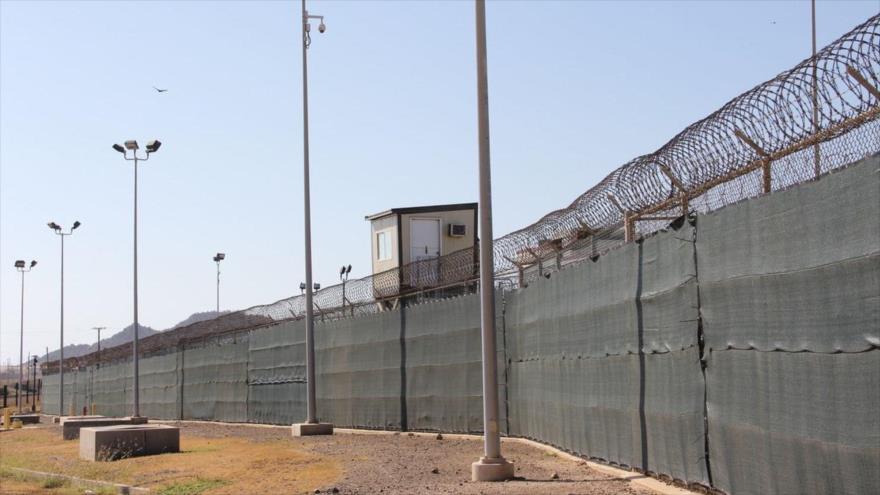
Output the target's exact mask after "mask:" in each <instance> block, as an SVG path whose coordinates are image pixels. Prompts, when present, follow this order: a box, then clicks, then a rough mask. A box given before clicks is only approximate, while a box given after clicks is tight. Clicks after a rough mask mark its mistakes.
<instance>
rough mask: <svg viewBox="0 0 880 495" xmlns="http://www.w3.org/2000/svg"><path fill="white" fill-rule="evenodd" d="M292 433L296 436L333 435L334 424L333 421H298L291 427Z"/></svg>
mask: <svg viewBox="0 0 880 495" xmlns="http://www.w3.org/2000/svg"><path fill="white" fill-rule="evenodd" d="M290 433H291V434H292V435H293V436H295V437H308V436H312V435H332V434H333V425H332V424H331V423H296V424H294V425H293V426H291V427H290Z"/></svg>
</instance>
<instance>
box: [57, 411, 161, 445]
mask: <svg viewBox="0 0 880 495" xmlns="http://www.w3.org/2000/svg"><path fill="white" fill-rule="evenodd" d="M146 423H147V418H144V417H140V418H129V417H125V418H101V417H98V418H88V417H86V416H77V417H70V418H64V419H63V420H62V422H61V437H62V438H63V439H64V440H76V439H77V438H79V431H80V429H82V428H91V427H101V426H116V425H143V424H146Z"/></svg>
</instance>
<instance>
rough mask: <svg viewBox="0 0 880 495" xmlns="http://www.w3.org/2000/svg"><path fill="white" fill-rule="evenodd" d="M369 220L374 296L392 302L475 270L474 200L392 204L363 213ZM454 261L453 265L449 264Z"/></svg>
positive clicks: (453, 280) (464, 275)
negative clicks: (372, 212)
mask: <svg viewBox="0 0 880 495" xmlns="http://www.w3.org/2000/svg"><path fill="white" fill-rule="evenodd" d="M365 219H366V220H367V221H369V222H370V245H371V253H372V256H371V258H372V265H373V275H374V281H373V287H374V296H375V297H376V299H378V300H380V301H381V300H393V299H396V298H397V297H399V296H400V295H402V294H405V293H407V292H417V291H424V290H426V289H430V288H434V287H442V286H445V285H449V284H455V283H457V282H460V281H462V280H467V279H468V278H469V277H470V276H471V274H472V273H474V270H475V266H476V258H475V256H476V249H474V250H472V251H466V252H463V253H462V256H463V257H465V258H467V259H466V260H458V259H457V258H458V257H457V256H453V257H452V258H455V259H454V260H452V259H450V260H449V263H447V264H446V266H444V263H443V258H442V257H443V256H446V255H449V254H452V253H456V252H459V251H462V250H464V249H467V248H476V244H477V236H476V226H477V203H458V204H449V205H435V206H416V207H411V208H392V209H390V210H386V211H383V212H380V213H376V214H373V215H367V216H366V217H365ZM453 262H454V266H453Z"/></svg>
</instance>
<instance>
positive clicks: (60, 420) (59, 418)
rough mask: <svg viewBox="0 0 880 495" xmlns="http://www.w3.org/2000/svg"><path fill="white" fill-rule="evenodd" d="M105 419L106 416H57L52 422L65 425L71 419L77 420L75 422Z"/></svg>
mask: <svg viewBox="0 0 880 495" xmlns="http://www.w3.org/2000/svg"><path fill="white" fill-rule="evenodd" d="M104 417H105V416H100V415H92V416H55V417H54V418H52V422H53V423H58V424H61V425H63V424H64V422H65V421H67V420H69V419H72V420H75V421H80V420H83V419H96V418H104Z"/></svg>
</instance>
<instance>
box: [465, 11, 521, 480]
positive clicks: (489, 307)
mask: <svg viewBox="0 0 880 495" xmlns="http://www.w3.org/2000/svg"><path fill="white" fill-rule="evenodd" d="M475 8H476V24H477V29H476V31H477V129H478V131H477V132H478V140H479V154H480V326H481V328H482V333H483V446H484V455H483V457H480V460H479V461H477V462H474V463H473V464H472V465H471V479H473V480H474V481H503V480H508V479H511V478H513V464H511V463H510V462H508V461H507V460H506V459H504V457H502V456H501V438H500V435H499V432H498V363H497V361H496V360H497V357H496V356H497V355H496V353H495V283H494V282H495V273H494V271H495V270H494V269H495V262H494V259H493V253H492V176H491V173H490V172H491V170H490V161H489V76H488V67H487V62H486V2H485V0H476V1H475Z"/></svg>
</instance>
